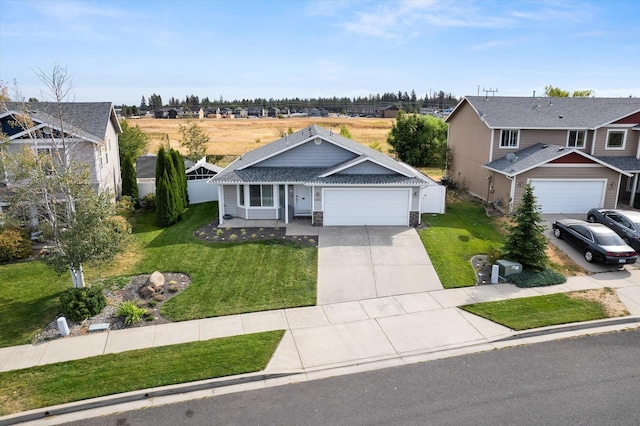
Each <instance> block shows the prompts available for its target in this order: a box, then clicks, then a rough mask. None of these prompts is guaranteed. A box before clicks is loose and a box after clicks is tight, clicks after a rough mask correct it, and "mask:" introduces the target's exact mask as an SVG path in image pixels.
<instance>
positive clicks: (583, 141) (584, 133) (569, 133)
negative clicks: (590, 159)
mask: <svg viewBox="0 0 640 426" xmlns="http://www.w3.org/2000/svg"><path fill="white" fill-rule="evenodd" d="M571 132H576V140H577V138H578V133H582V134H583V135H584V137H583V138H582V146H577V145H576V146H570V145H569V139H570V138H571ZM566 146H567V148H576V149H584V148H586V146H587V131H586V130H568V131H567V145H566Z"/></svg>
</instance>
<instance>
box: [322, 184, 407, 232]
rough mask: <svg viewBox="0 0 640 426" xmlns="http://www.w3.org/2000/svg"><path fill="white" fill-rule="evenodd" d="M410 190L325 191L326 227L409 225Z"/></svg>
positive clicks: (324, 216)
mask: <svg viewBox="0 0 640 426" xmlns="http://www.w3.org/2000/svg"><path fill="white" fill-rule="evenodd" d="M410 195H411V192H410V190H409V189H325V190H324V214H323V223H324V225H325V226H349V225H398V226H408V225H409V197H410Z"/></svg>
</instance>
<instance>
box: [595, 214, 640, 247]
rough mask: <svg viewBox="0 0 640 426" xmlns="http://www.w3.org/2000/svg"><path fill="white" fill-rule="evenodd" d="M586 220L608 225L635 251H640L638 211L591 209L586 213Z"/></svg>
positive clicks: (639, 217)
mask: <svg viewBox="0 0 640 426" xmlns="http://www.w3.org/2000/svg"><path fill="white" fill-rule="evenodd" d="M587 220H588V221H589V222H591V223H596V222H597V223H602V224H604V225H606V226H608V227H609V228H611V229H613V230H614V231H615V232H616V234H618V235H620V236H621V237H622V239H623V240H624V242H625V243H627V244H628V245H630V246H631V247H633V248H634V250H635V251H640V212H635V211H629V210H607V209H591V210H589V212H588V213H587Z"/></svg>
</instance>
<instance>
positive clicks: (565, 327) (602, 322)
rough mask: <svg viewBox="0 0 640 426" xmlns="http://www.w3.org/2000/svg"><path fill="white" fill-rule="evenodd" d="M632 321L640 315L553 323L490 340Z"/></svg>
mask: <svg viewBox="0 0 640 426" xmlns="http://www.w3.org/2000/svg"><path fill="white" fill-rule="evenodd" d="M634 323H640V317H636V316H634V317H622V318H607V319H603V320H595V321H588V322H580V323H575V324H563V325H553V326H550V327H542V328H537V329H533V330H527V331H523V332H518V333H516V334H514V335H512V336H508V337H503V338H501V339H497V340H492V342H508V341H510V340H517V339H524V338H527V337H537V336H546V335H549V334H554V333H565V332H567V331H579V330H586V329H590V328H598V327H607V326H613V325H622V324H634Z"/></svg>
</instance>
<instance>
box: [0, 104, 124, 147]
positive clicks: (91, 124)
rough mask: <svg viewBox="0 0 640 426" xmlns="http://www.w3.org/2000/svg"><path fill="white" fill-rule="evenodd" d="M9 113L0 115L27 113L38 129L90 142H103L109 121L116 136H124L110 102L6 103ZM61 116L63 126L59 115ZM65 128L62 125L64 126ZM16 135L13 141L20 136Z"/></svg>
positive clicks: (4, 112)
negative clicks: (61, 132)
mask: <svg viewBox="0 0 640 426" xmlns="http://www.w3.org/2000/svg"><path fill="white" fill-rule="evenodd" d="M5 106H6V108H7V110H6V111H2V112H0V116H7V115H14V114H20V113H22V112H24V111H26V112H28V114H29V116H30V117H31V119H32V120H33V122H34V124H35V126H36V127H37V128H42V127H50V128H52V129H55V130H58V131H60V130H62V129H61V127H64V131H65V132H67V133H69V134H72V135H74V136H77V137H80V138H82V139H86V140H88V141H90V142H94V143H100V142H102V141H103V140H104V137H105V135H106V132H107V125H108V124H109V122H111V123H112V124H113V126H114V127H115V129H116V132H117V133H122V129H121V128H120V123H119V122H118V118H117V116H116V112H115V110H114V108H113V104H112V103H111V102H61V103H51V102H32V103H28V104H22V103H19V102H7V103H6V104H5ZM58 107H60V114H61V116H62V123H61V122H60V118H58V117H59V116H60V114H59V112H58ZM61 125H62V126H61ZM21 135H22V133H17V134H15V135H13V136H12V138H17V137H20V136H21Z"/></svg>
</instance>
